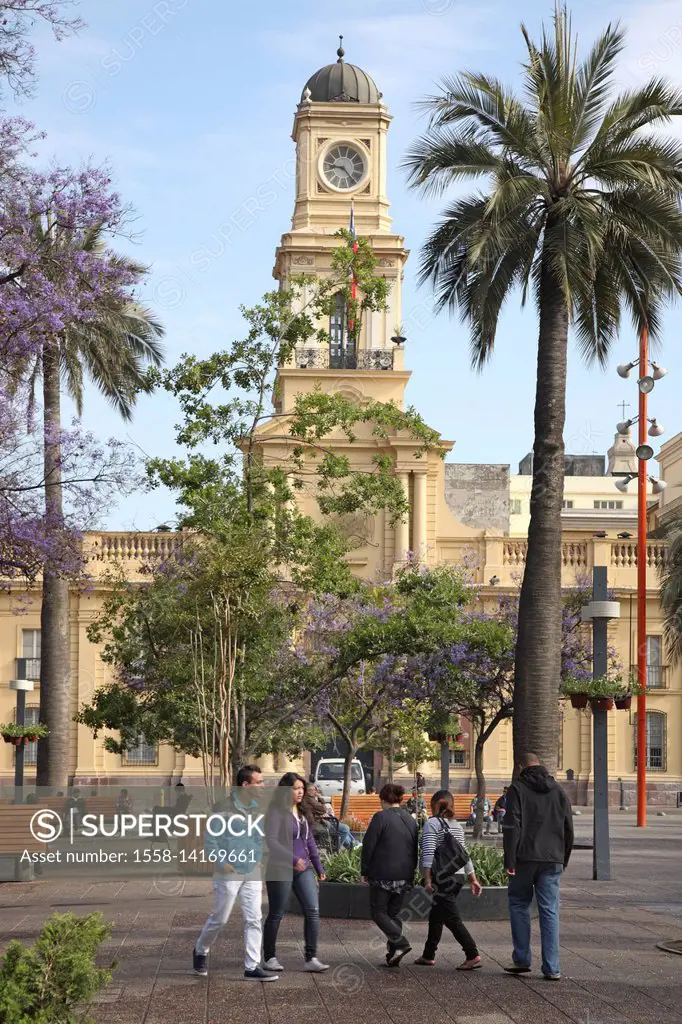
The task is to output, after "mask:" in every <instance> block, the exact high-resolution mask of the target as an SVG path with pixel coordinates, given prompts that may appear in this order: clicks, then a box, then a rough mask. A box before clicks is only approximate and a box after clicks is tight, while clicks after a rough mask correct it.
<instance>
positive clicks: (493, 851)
mask: <svg viewBox="0 0 682 1024" xmlns="http://www.w3.org/2000/svg"><path fill="white" fill-rule="evenodd" d="M469 855H470V856H471V860H472V861H473V865H474V867H475V868H476V874H477V875H478V880H479V882H480V883H481V885H506V884H507V882H508V881H509V879H508V877H507V873H506V871H505V870H504V856H503V854H502V852H501V851H500V850H498V849H497V848H496V847H495V846H479V845H472V846H470V847H469Z"/></svg>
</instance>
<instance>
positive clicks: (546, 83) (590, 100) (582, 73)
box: [407, 7, 682, 765]
mask: <svg viewBox="0 0 682 1024" xmlns="http://www.w3.org/2000/svg"><path fill="white" fill-rule="evenodd" d="M522 31H523V36H524V39H525V42H526V46H527V51H528V61H527V63H526V64H524V67H523V85H524V96H523V98H519V97H517V96H516V95H514V93H513V92H511V91H510V90H508V89H507V88H506V87H505V86H504V85H503V84H501V83H500V82H499V81H498V80H496V79H495V78H492V77H490V76H487V75H485V74H476V73H471V72H466V73H464V74H461V75H459V76H457V77H454V78H446V79H445V80H444V81H443V83H442V90H443V91H442V94H441V95H439V96H435V97H431V98H429V99H427V100H426V101H425V104H424V105H425V107H426V109H427V111H428V113H429V115H430V116H429V123H428V126H427V130H426V132H425V134H424V135H423V136H422V137H421V138H419V139H418V140H417V142H416V143H415V144H414V146H413V148H412V150H411V151H410V153H409V154H408V157H407V167H408V169H409V173H410V181H411V184H412V185H413V186H414V187H416V188H419V189H422V190H423V191H425V192H431V193H434V192H442V191H444V190H445V189H446V188H447V187H448V186H449V185H451V184H454V183H458V182H460V181H463V180H466V179H475V178H483V179H487V182H486V188H485V189H484V190H483V191H480V192H478V193H476V194H473V195H469V196H467V197H466V198H459V199H456V200H455V201H454V202H452V203H451V205H450V206H449V207H448V208H447V209H446V210H445V211H444V217H443V220H442V222H441V223H440V225H439V226H438V227H437V228H436V229H435V230H434V231H433V233H432V234H431V236H430V237H429V239H428V240H427V242H426V244H425V246H424V249H423V252H422V262H421V267H420V275H421V279H422V281H428V282H431V283H432V284H433V286H434V289H435V292H436V297H437V301H438V303H439V305H440V307H441V308H444V307H448V308H450V309H455V308H456V309H459V311H460V314H461V316H462V319H463V320H464V321H465V322H467V323H468V325H469V329H470V338H471V352H472V363H473V365H474V366H475V367H476V368H478V369H482V368H483V366H484V365H485V363H486V362H487V360H488V359H489V358H490V357H491V355H492V352H493V346H494V343H495V335H496V330H497V324H498V319H499V315H500V311H501V309H502V307H503V305H504V302H505V300H506V299H507V298H508V296H509V295H510V293H511V292H512V291H513V290H514V289H515V288H516V287H517V286H518V287H519V288H520V290H521V296H522V302H525V300H526V297H527V295H528V292H529V291H531V292H532V293H533V296H534V299H535V303H536V306H537V309H538V319H539V334H538V351H537V381H536V394H535V440H534V446H533V483H532V492H531V503H530V513H531V518H530V526H529V531H528V552H527V558H526V567H525V573H524V578H523V584H522V588H521V596H520V605H519V626H518V641H517V648H516V669H515V700H514V708H515V712H514V750H515V755H516V756H517V759H518V755H519V754H520V753H521V752H522V751H524V750H533V751H534V752H536V753H537V754H538V755H539V756H540V757H541V759H543V760H544V761H545V763H547V764H548V765H554V764H555V763H556V751H557V740H558V713H557V690H558V685H559V672H560V663H561V658H560V645H561V502H562V496H563V477H564V442H563V431H564V420H565V400H566V367H567V358H568V333H569V326H572V327H573V329H574V331H575V335H576V338H577V341H578V346H579V349H580V351H581V353H582V355H583V357H584V358H585V359H586V360H587V361H588V362H597V363H599V364H600V365H602V366H603V365H604V364H605V363H606V361H607V358H608V354H609V350H610V348H611V346H612V344H613V342H614V341H615V340H616V338H617V335H618V330H619V327H620V322H621V312H622V310H623V309H626V310H628V311H629V313H630V314H631V317H632V320H633V323H634V326H635V329H636V330H637V331H640V330H641V329H643V328H644V327H648V329H649V332H650V334H651V336H652V338H654V339H655V338H656V337H657V335H659V334H660V322H661V321H660V314H661V307H662V304H663V302H664V301H665V300H666V299H668V298H669V297H670V296H671V295H672V294H674V293H678V292H679V290H680V284H681V259H680V254H681V253H682V215H681V213H680V202H679V198H680V185H681V183H682V147H680V145H679V143H678V142H676V141H673V140H670V139H666V138H664V137H662V136H661V135H660V134H658V133H657V132H656V129H657V128H658V127H659V126H660V125H661V124H664V123H666V122H668V121H669V120H670V118H671V117H673V116H674V115H678V114H680V113H682V93H681V92H680V91H679V90H676V89H673V88H672V86H670V85H668V84H667V83H666V82H664V81H662V80H660V79H655V80H652V81H650V82H648V83H647V84H646V85H644V86H642V87H641V88H639V89H636V90H633V91H631V92H627V93H624V94H622V95H620V96H615V97H614V96H613V92H612V87H613V78H614V73H615V70H616V63H617V58H618V55H619V54H620V52H621V50H622V48H623V44H624V35H623V32H622V31H621V30H620V29H619V28H618V26H609V27H608V28H607V29H606V31H605V32H604V34H603V35H602V36H601V37H600V38H599V39H598V40H597V42H596V43H595V45H594V46H593V48H592V50H591V52H590V53H589V55H588V56H587V58H586V59H585V60H584V61H582V62H580V61H579V60H578V57H577V50H576V41H575V37H574V35H573V32H572V29H571V24H570V20H569V18H568V15H567V13H566V11H565V10H564V9H560V8H559V7H557V8H556V9H555V14H554V30H553V32H550V33H548V32H546V31H544V32H543V36H542V41H541V43H540V45H539V46H536V45H535V44H534V43H533V42H532V41H531V39H530V38H529V35H528V32H527V31H526V29H525V28H523V29H522Z"/></svg>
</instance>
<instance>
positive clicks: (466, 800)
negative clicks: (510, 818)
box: [332, 793, 498, 828]
mask: <svg viewBox="0 0 682 1024" xmlns="http://www.w3.org/2000/svg"><path fill="white" fill-rule="evenodd" d="M431 796H432V794H431V793H425V794H424V795H423V797H422V799H423V800H424V802H425V804H426V807H427V809H428V808H429V806H430V803H431ZM454 797H455V817H456V818H457V820H458V821H467V820H468V818H469V816H470V814H471V801H472V800H475V799H476V794H475V793H455V794H454ZM408 799H409V796H408V797H406V799H405V801H404V802H405V803H406V802H407V800H408ZM497 799H498V794H490V795H489V796H488V800H489V801H490V804H491V806H494V805H495V801H496V800H497ZM332 809H333V811H334V814H335V815H336V816H337V818H338V817H339V814H340V812H341V797H340V796H333V797H332ZM380 810H381V801H380V800H379V796H378V794H376V793H372V794H371V795H369V796H367V795H365V796H359V795H357V794H355V793H353V794H351V796H350V797H349V798H348V816H349V817H351V818H357V819H358V821H361V822H362V824H363V825H364V826H365V828H367V826H368V825H369V823H370V821H371V819H372V817H373V816H374V815H375V814H376V812H377V811H380Z"/></svg>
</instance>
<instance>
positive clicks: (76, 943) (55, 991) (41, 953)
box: [0, 914, 116, 1024]
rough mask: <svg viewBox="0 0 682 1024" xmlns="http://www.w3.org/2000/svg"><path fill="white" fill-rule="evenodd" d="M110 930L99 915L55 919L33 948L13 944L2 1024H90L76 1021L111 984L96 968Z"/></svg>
mask: <svg viewBox="0 0 682 1024" xmlns="http://www.w3.org/2000/svg"><path fill="white" fill-rule="evenodd" d="M110 933H111V929H110V928H109V926H108V925H107V924H105V923H104V919H103V918H102V915H101V914H88V915H87V916H86V917H76V916H75V915H74V914H53V915H52V917H50V918H49V919H48V920H47V922H46V923H45V927H44V928H43V930H42V932H41V933H40V935H39V936H38V938H37V940H36V943H35V945H34V946H32V947H30V948H27V947H26V946H23V945H22V944H21V942H18V941H16V940H15V941H13V942H10V944H9V945H8V947H7V950H6V951H5V955H4V957H3V958H2V962H1V964H0V1024H77V1022H81V1024H92V1018H90V1017H86V1016H83V1015H82V1013H79V1014H78V1015H76V1012H75V1007H76V1006H78V1005H79V1004H83V1003H88V1002H90V1000H91V999H92V997H93V996H94V995H95V994H96V993H97V992H98V991H99V990H100V989H101V988H102V987H103V986H104V985H106V984H107V983H108V982H109V981H110V980H111V970H113V969H114V968H115V966H116V965H115V964H112V965H111V968H110V969H109V970H106V969H101V968H98V967H97V966H96V964H95V957H96V954H97V948H98V946H99V945H100V943H101V942H103V941H104V940H105V939H107V938H108V937H109V935H110Z"/></svg>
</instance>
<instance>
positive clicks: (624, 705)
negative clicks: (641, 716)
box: [615, 693, 632, 711]
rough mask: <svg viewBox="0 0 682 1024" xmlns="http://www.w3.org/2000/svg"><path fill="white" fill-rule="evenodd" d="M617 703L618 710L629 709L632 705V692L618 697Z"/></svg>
mask: <svg viewBox="0 0 682 1024" xmlns="http://www.w3.org/2000/svg"><path fill="white" fill-rule="evenodd" d="M615 703H616V708H617V709H618V711H629V710H630V708H631V707H632V694H631V693H628V694H626V695H625V696H624V697H616V699H615Z"/></svg>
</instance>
